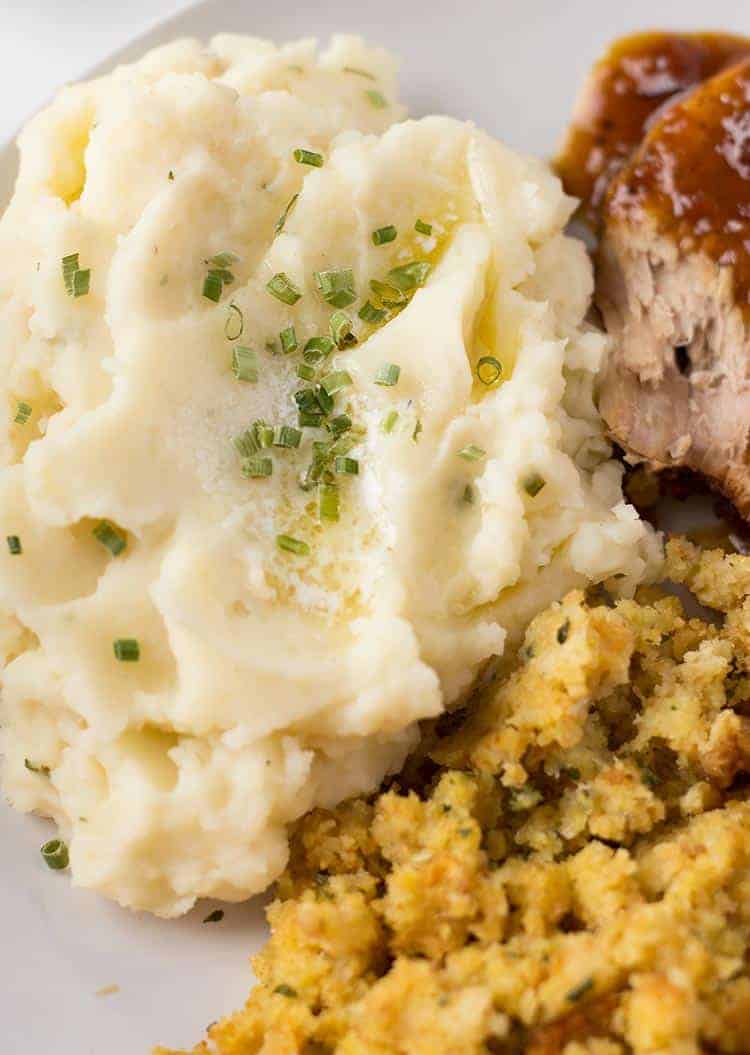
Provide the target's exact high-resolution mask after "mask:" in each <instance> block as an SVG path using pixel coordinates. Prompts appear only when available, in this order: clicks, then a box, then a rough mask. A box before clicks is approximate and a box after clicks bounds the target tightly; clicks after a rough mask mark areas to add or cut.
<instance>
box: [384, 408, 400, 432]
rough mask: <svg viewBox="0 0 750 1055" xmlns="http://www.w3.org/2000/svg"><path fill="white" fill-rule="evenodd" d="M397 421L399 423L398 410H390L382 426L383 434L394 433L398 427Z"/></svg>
mask: <svg viewBox="0 0 750 1055" xmlns="http://www.w3.org/2000/svg"><path fill="white" fill-rule="evenodd" d="M397 421H398V411H397V410H389V411H388V413H387V414H386V416H385V417H384V418H383V426H382V428H383V432H385V433H390V432H393V430H394V429H395V427H396V422H397Z"/></svg>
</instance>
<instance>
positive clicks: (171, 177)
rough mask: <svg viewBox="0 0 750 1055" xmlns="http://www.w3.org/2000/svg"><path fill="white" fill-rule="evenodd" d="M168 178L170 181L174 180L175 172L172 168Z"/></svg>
mask: <svg viewBox="0 0 750 1055" xmlns="http://www.w3.org/2000/svg"><path fill="white" fill-rule="evenodd" d="M167 179H168V180H169V181H170V182H174V172H173V171H172V169H170V170H169V172H168V173H167Z"/></svg>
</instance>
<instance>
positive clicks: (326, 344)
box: [302, 337, 336, 363]
mask: <svg viewBox="0 0 750 1055" xmlns="http://www.w3.org/2000/svg"><path fill="white" fill-rule="evenodd" d="M335 347H336V346H335V344H334V343H333V340H332V339H331V338H330V337H311V338H310V340H309V341H307V343H306V344H305V347H304V350H303V352H302V357H303V359H304V360H305V362H306V363H319V362H321V360H323V359H325V358H327V357H328V356H329V355H330V354H331V352H332V351H333V349H334V348H335Z"/></svg>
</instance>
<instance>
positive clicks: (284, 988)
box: [274, 985, 297, 1000]
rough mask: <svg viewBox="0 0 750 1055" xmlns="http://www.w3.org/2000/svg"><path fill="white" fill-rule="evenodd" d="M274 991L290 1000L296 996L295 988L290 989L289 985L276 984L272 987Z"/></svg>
mask: <svg viewBox="0 0 750 1055" xmlns="http://www.w3.org/2000/svg"><path fill="white" fill-rule="evenodd" d="M274 993H278V994H279V996H287V997H289V998H290V999H291V1000H293V999H294V998H295V997H296V996H297V990H296V989H292V987H291V985H277V986H276V988H275V989H274Z"/></svg>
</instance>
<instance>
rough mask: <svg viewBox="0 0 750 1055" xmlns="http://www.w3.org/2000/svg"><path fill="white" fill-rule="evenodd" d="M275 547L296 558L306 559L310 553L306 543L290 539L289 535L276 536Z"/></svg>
mask: <svg viewBox="0 0 750 1055" xmlns="http://www.w3.org/2000/svg"><path fill="white" fill-rule="evenodd" d="M276 545H277V546H278V548H279V549H281V550H284V552H285V553H294V554H295V555H296V556H298V557H307V556H308V555H309V553H310V547H309V546H308V544H307V543H306V542H302V540H301V539H298V538H292V537H291V535H277V536H276Z"/></svg>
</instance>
